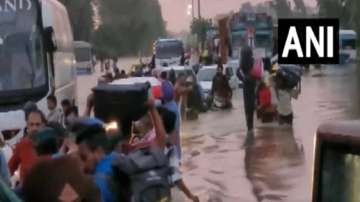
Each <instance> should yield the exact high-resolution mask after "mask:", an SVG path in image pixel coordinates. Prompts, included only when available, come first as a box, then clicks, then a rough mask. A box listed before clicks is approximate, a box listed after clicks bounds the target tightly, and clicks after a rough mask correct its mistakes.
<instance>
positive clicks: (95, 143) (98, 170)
mask: <svg viewBox="0 0 360 202" xmlns="http://www.w3.org/2000/svg"><path fill="white" fill-rule="evenodd" d="M80 125H82V127H80V128H79V129H78V131H77V137H76V143H77V144H78V146H79V155H80V159H81V161H82V163H83V169H84V171H85V172H86V173H88V174H91V175H93V177H94V180H95V184H96V185H97V187H98V188H99V189H100V192H101V195H102V199H103V201H104V202H114V201H117V200H118V196H117V193H116V191H118V190H115V189H114V187H113V185H114V184H115V182H114V180H115V179H114V178H115V177H114V171H113V168H112V165H113V161H114V160H115V159H116V158H117V155H118V154H116V153H109V148H108V145H109V140H108V138H107V136H106V131H105V128H104V127H103V124H101V123H100V122H99V121H89V120H86V121H83V122H82V123H80Z"/></svg>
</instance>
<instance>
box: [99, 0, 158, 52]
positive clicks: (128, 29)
mask: <svg viewBox="0 0 360 202" xmlns="http://www.w3.org/2000/svg"><path fill="white" fill-rule="evenodd" d="M99 2H100V3H99V14H100V17H101V25H100V27H99V29H98V30H96V32H95V34H94V39H93V43H94V45H95V48H96V51H97V53H98V55H105V56H110V57H119V56H123V55H135V54H137V53H138V52H139V51H142V52H145V53H150V52H151V47H152V43H153V41H154V40H155V39H157V38H158V37H160V36H164V35H165V25H164V21H163V18H162V14H161V9H160V4H159V2H158V0H106V1H99Z"/></svg>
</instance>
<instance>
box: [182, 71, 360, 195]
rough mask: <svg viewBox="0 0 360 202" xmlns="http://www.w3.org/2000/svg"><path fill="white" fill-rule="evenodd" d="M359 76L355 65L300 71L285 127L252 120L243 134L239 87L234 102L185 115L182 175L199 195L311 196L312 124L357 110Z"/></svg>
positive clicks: (352, 114)
mask: <svg viewBox="0 0 360 202" xmlns="http://www.w3.org/2000/svg"><path fill="white" fill-rule="evenodd" d="M359 78H360V74H359V71H358V70H357V67H356V66H355V65H353V66H328V67H325V68H323V69H322V71H321V74H320V73H319V71H318V70H313V69H312V70H310V71H309V72H308V73H305V75H304V77H303V80H302V92H301V95H300V97H299V99H298V100H295V101H294V102H293V108H294V116H295V118H294V126H293V128H289V127H279V126H278V125H277V124H276V123H270V124H262V123H260V122H256V130H255V134H254V136H250V137H248V136H247V135H246V130H245V119H244V110H243V102H242V99H243V98H242V93H241V92H239V93H238V95H237V96H236V98H235V100H234V103H235V109H233V110H231V111H216V112H209V113H206V114H202V115H201V116H200V119H199V120H197V121H194V122H187V123H185V124H184V126H183V134H182V135H183V147H184V154H185V155H184V160H183V172H184V179H185V182H186V183H187V184H188V185H189V187H190V188H191V189H192V190H193V191H194V192H195V193H197V194H198V195H199V196H200V198H201V201H209V202H222V201H224V202H232V201H233V202H240V201H241V202H252V201H258V202H260V201H261V202H269V201H286V202H305V201H311V191H312V190H311V187H312V184H311V176H312V162H313V157H312V155H313V145H314V135H315V133H316V129H317V127H318V126H319V124H321V123H323V122H326V121H332V120H347V119H357V118H359V115H360V82H359ZM179 201H184V199H183V198H182V199H179Z"/></svg>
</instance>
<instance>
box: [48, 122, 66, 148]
mask: <svg viewBox="0 0 360 202" xmlns="http://www.w3.org/2000/svg"><path fill="white" fill-rule="evenodd" d="M46 127H47V128H50V129H52V130H53V132H54V134H55V136H56V142H57V145H58V148H60V147H61V145H62V144H63V141H64V139H65V138H66V137H68V134H69V133H68V131H67V130H66V129H65V128H64V127H63V126H62V125H61V124H60V123H58V122H48V123H47V124H46Z"/></svg>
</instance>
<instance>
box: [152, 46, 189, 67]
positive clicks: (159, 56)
mask: <svg viewBox="0 0 360 202" xmlns="http://www.w3.org/2000/svg"><path fill="white" fill-rule="evenodd" d="M154 55H155V65H156V67H159V68H161V67H167V66H174V65H175V66H178V65H184V60H185V59H184V44H183V42H182V41H180V40H178V39H159V40H157V41H156V42H155V43H154Z"/></svg>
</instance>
